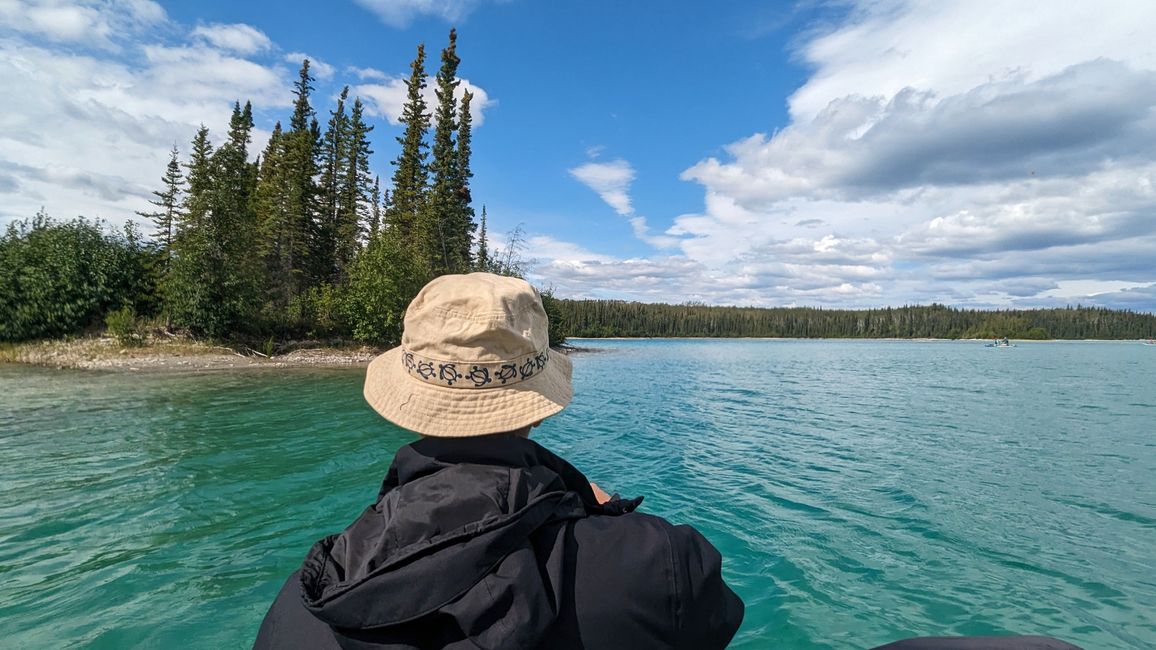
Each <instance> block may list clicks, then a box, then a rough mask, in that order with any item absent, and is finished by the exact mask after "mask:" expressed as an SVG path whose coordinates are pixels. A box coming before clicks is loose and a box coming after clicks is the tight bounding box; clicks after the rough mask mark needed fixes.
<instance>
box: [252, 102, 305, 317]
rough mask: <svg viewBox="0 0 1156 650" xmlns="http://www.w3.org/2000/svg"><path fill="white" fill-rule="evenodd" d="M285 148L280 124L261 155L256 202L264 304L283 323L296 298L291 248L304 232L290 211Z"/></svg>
mask: <svg viewBox="0 0 1156 650" xmlns="http://www.w3.org/2000/svg"><path fill="white" fill-rule="evenodd" d="M286 145H287V142H286V137H285V135H284V134H283V133H282V131H281V123H280V122H277V123H276V124H275V125H274V126H273V132H272V134H271V135H270V136H269V143H268V144H267V145H266V147H265V152H264V153H263V154H262V156H261V167H260V171H259V172H258V176H257V188H256V192H255V199H254V211H255V213H256V214H255V217H256V220H257V233H258V245H257V254H258V256H259V257H260V258H261V261H262V266H261V268H262V276H263V278H262V284H263V286H264V294H265V296H264V301H263V302H264V304H265V305H266V311H267V317H269V318H271V319H273V320H284V318H285V312H286V309H288V306H289V301H290V299H291V298H292V297H293V296H294V295H295V291H294V281H295V276H294V272H293V250H292V246H293V244H294V242H295V241H296V242H301V241H303V238H302V235H301V233H300V232H297V230H298V228H299V226H300V223H299V221H298V220H297V219H295V218H294V215H293V214H292V212H291V211H290V210H289V205H290V202H289V193H290V192H289V176H288V165H287V163H286V155H287V154H286V152H287V149H286Z"/></svg>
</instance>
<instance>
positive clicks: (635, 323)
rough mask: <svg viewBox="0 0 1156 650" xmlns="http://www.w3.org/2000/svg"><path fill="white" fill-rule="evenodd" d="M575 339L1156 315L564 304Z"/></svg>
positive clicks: (1116, 323) (1050, 327) (1135, 322)
mask: <svg viewBox="0 0 1156 650" xmlns="http://www.w3.org/2000/svg"><path fill="white" fill-rule="evenodd" d="M557 302H558V305H557V309H558V311H559V313H560V314H561V317H562V318H563V320H564V322H565V329H566V331H567V333H568V334H569V335H570V336H576V337H593V338H599V337H787V338H944V339H960V338H965V339H966V338H981V339H984V338H987V339H990V338H1002V337H1005V336H1006V337H1008V338H1018V339H1052V338H1056V339H1137V338H1144V337H1148V336H1152V335H1153V333H1156V315H1153V314H1143V313H1136V312H1132V311H1124V310H1112V309H1105V308H1101V307H1082V306H1077V307H1067V308H1062V309H1030V310H1000V311H991V310H987V311H985V310H975V309H954V308H951V307H946V306H944V305H939V304H932V305H928V306H914V307H898V308H891V307H886V308H882V309H861V310H848V309H818V308H809V307H799V308H770V309H763V308H756V307H710V306H705V305H696V304H684V305H665V304H650V303H640V302H624V301H619V300H559V301H557Z"/></svg>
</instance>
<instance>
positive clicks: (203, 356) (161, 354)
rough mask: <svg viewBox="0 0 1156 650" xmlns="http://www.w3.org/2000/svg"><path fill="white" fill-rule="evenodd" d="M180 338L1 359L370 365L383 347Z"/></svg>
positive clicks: (166, 366) (46, 349)
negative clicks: (274, 348) (267, 345)
mask: <svg viewBox="0 0 1156 650" xmlns="http://www.w3.org/2000/svg"><path fill="white" fill-rule="evenodd" d="M242 350H243V352H238V351H237V350H234V349H232V348H227V347H223V346H219V345H212V344H208V343H202V342H196V341H185V340H174V341H150V342H148V343H147V344H146V345H142V346H136V347H124V346H121V345H120V344H119V343H118V342H117V341H116V340H115V339H111V338H83V339H75V340H71V341H37V342H33V343H19V344H16V345H12V346H6V347H4V348H3V349H0V363H27V364H32V365H38V366H47V367H55V368H84V369H90V370H116V371H125V372H138V371H186V370H191V371H199V370H229V369H242V368H336V367H358V366H365V365H366V364H368V363H369V361H370V360H371V359H373V358H374V357H375V356H377V355H378V354H380V353H381V350H380V349H379V348H374V347H369V346H364V347H342V348H327V347H317V348H306V349H298V350H293V351H292V352H289V353H287V354H280V355H274V356H272V357H265V356H263V355H261V354H259V353H257V352H255V351H253V350H250V349H247V348H242Z"/></svg>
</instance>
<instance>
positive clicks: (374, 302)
mask: <svg viewBox="0 0 1156 650" xmlns="http://www.w3.org/2000/svg"><path fill="white" fill-rule="evenodd" d="M425 279H426V278H425V277H424V275H423V274H422V273H421V271H420V270H419V267H418V266H417V265H416V264H414V263H413V262H412V258H411V256H409V255H407V254H406V253H405V251H404V248H403V246H402V245H400V244H399V243H398V242H395V241H393V240H392V238H391V237H388V236H386V237H381V238H379V239H378V240H376V241H374V242H371V243H370V244H369V246H367V247H366V249H365V250H363V251H362V252H361V253H360V254H359V255H358V256H357V259H356V260H354V262H353V265H352V267H351V268H350V271H349V284H348V289H347V291H346V292H345V294H344V295H343V296H342V308H343V310H344V313H345V319H346V322H347V323H348V326H349V329H350V331H351V333H352V334H353V338H355V339H357V340H359V341H365V342H368V343H380V344H395V343H397V342H398V341H400V340H401V328H402V321H403V319H404V318H405V310H406V307H408V306H409V302H410V301H411V300H413V297H414V296H416V295H417V292H418V291H419V290H420V289H421V287H422V285H423V284H425Z"/></svg>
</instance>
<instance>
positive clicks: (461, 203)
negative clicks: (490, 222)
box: [450, 90, 477, 268]
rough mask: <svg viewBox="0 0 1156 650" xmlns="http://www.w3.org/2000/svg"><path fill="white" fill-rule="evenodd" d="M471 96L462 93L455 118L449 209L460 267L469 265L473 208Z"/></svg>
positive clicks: (452, 249)
mask: <svg viewBox="0 0 1156 650" xmlns="http://www.w3.org/2000/svg"><path fill="white" fill-rule="evenodd" d="M473 98H474V96H473V95H472V94H471V93H470V92H469V91H468V90H467V91H466V92H465V93H464V94H463V95H462V108H461V113H460V115H461V117H460V118H459V120H458V142H457V150H456V152H455V156H454V158H455V163H456V164H455V167H454V174H455V176H454V189H455V191H454V197H453V198H454V204H453V206H454V207H453V210H452V212H451V214H452V217H453V220H452V221H451V223H452V228H451V232H452V233H453V238H452V239H451V242H450V243H451V251H453V255H454V258H455V259H456V260H458V262H459V263H460V264H461V265H462V268H469V267H470V250H471V248H472V244H473V236H474V230H475V229H476V228H477V224H476V223H475V222H474V208H473V206H472V205H471V202H472V196H471V194H470V179H471V178H473V176H474V173H473V172H472V171H471V170H470V155H471V153H472V151H471V146H472V139H473V117H472V116H471V115H470V101H471V100H473Z"/></svg>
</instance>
